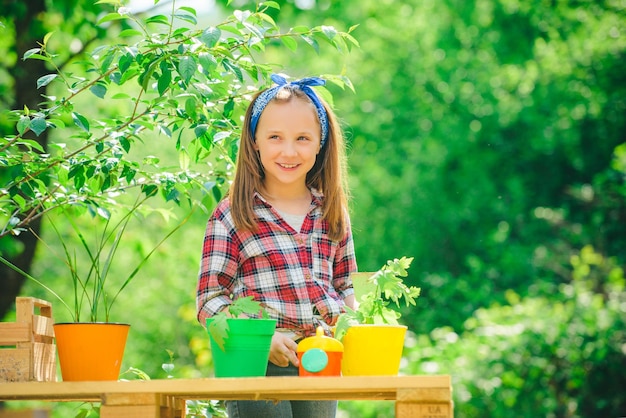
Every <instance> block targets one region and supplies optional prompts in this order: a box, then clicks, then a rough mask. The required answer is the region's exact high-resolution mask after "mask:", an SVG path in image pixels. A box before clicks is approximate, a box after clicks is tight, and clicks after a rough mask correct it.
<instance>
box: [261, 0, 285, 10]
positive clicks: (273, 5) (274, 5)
mask: <svg viewBox="0 0 626 418" xmlns="http://www.w3.org/2000/svg"><path fill="white" fill-rule="evenodd" d="M259 6H261V7H265V8H270V7H271V8H272V9H276V10H280V5H279V4H278V3H277V2H275V1H264V2H261V3H259Z"/></svg>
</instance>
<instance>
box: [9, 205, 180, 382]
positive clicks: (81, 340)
mask: <svg viewBox="0 0 626 418" xmlns="http://www.w3.org/2000/svg"><path fill="white" fill-rule="evenodd" d="M148 198H149V196H148V195H140V196H139V197H138V199H137V200H136V201H135V202H134V203H133V204H132V205H130V206H128V207H125V209H124V210H123V211H122V215H121V217H119V219H116V218H115V216H114V214H112V213H110V211H109V210H108V209H105V208H102V207H99V208H97V210H95V209H96V208H93V207H92V209H94V210H92V211H91V213H92V214H93V215H94V216H93V218H91V219H89V220H88V221H87V222H88V223H89V224H90V225H89V226H88V227H82V226H80V225H79V221H78V220H77V218H79V217H80V212H81V210H80V208H65V207H64V208H57V210H56V211H55V214H58V215H61V218H60V219H59V220H53V219H52V218H53V216H52V214H49V215H48V216H47V220H48V223H47V224H48V225H50V226H51V228H52V230H53V231H54V234H53V237H54V238H53V240H55V241H57V242H58V243H60V247H61V254H58V253H57V250H58V249H55V248H53V246H52V244H51V243H50V242H48V241H46V240H44V239H43V238H42V237H41V236H39V235H36V237H37V239H38V240H40V242H41V244H42V245H43V246H44V247H45V249H46V251H47V254H48V255H50V256H56V257H58V258H59V259H61V261H62V262H63V264H64V265H65V267H66V271H67V275H68V278H69V279H70V280H71V284H72V286H71V289H72V291H71V293H70V294H69V295H67V296H62V295H61V294H59V292H56V291H54V290H53V289H51V288H50V287H49V286H47V285H46V284H45V283H44V282H43V281H42V280H39V279H37V278H35V277H33V276H32V275H31V274H28V273H26V272H24V271H21V270H20V269H19V268H18V267H17V266H15V265H14V264H12V263H10V262H9V261H8V260H7V259H6V258H5V257H2V256H0V262H2V263H4V264H5V265H8V266H9V267H11V268H13V269H16V270H17V271H18V272H20V273H21V274H23V275H24V276H25V277H27V278H28V279H30V280H32V281H34V282H35V283H37V284H38V285H40V286H42V287H43V288H44V289H46V290H47V291H48V292H49V293H51V294H52V295H53V296H54V297H55V298H56V299H57V300H58V301H59V302H60V303H61V305H62V306H64V307H65V308H66V309H67V311H68V313H69V315H70V317H71V321H70V322H62V323H55V324H54V332H55V339H56V344H57V350H58V354H59V361H60V365H61V374H62V376H63V380H65V381H85V380H117V378H118V376H119V372H120V367H121V364H122V358H123V354H124V349H125V345H126V339H127V336H128V331H129V327H130V325H129V324H126V323H119V322H112V321H111V312H112V308H113V305H114V304H115V302H116V301H117V298H118V296H119V295H120V294H121V292H122V291H123V290H124V289H126V287H127V286H128V285H129V284H130V283H131V281H132V280H133V279H134V278H135V276H136V275H137V273H138V272H139V271H140V269H141V268H142V267H143V266H144V265H145V263H146V262H147V261H148V259H149V258H150V257H151V256H152V254H153V253H154V252H155V251H156V250H157V249H158V248H159V247H160V246H161V245H162V244H163V242H165V240H167V239H168V238H169V237H170V236H171V235H172V234H173V233H175V232H176V231H177V230H178V229H179V228H180V227H181V226H182V225H183V224H184V223H185V222H186V221H187V218H185V219H183V220H182V221H181V222H180V223H178V224H177V225H176V226H175V227H174V228H173V229H172V230H170V231H169V232H168V233H167V234H166V236H165V237H163V238H162V239H161V240H160V241H159V242H158V243H157V244H156V245H155V246H154V247H153V248H152V249H151V250H150V251H148V252H147V253H146V254H145V255H143V256H141V257H139V261H138V262H137V264H136V265H135V266H134V268H132V269H130V270H127V271H128V273H125V276H123V277H119V276H117V277H110V274H111V271H112V267H113V264H114V262H115V261H116V258H117V257H116V256H117V255H118V253H120V244H121V243H122V238H123V236H124V233H125V232H126V228H127V226H128V225H129V223H130V221H131V220H132V219H133V218H136V219H137V220H140V218H141V219H143V217H141V215H140V212H139V211H140V209H141V206H142V205H143V204H144V202H145V201H146V200H147V199H148ZM60 221H66V222H64V224H65V226H66V228H69V230H62V228H61V227H60V226H59V222H60ZM86 228H89V232H90V234H89V235H91V236H87V234H88V233H87V231H86Z"/></svg>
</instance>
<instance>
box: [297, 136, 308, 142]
mask: <svg viewBox="0 0 626 418" xmlns="http://www.w3.org/2000/svg"><path fill="white" fill-rule="evenodd" d="M308 140H309V138H307V137H306V136H301V137H300V138H298V141H308Z"/></svg>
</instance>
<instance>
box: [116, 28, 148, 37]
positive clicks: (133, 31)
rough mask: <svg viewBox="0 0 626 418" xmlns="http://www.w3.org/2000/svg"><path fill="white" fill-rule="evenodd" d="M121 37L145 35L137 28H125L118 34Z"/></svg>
mask: <svg viewBox="0 0 626 418" xmlns="http://www.w3.org/2000/svg"><path fill="white" fill-rule="evenodd" d="M118 36H119V37H120V38H132V37H133V36H143V33H141V32H140V31H138V30H137V29H124V30H123V31H121V32H120V33H119V35H118Z"/></svg>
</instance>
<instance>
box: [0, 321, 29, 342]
mask: <svg viewBox="0 0 626 418" xmlns="http://www.w3.org/2000/svg"><path fill="white" fill-rule="evenodd" d="M31 335H32V332H31V328H30V324H28V323H19V322H3V323H1V324H0V346H2V345H5V346H7V345H11V346H15V345H17V343H22V342H30V341H31Z"/></svg>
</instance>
